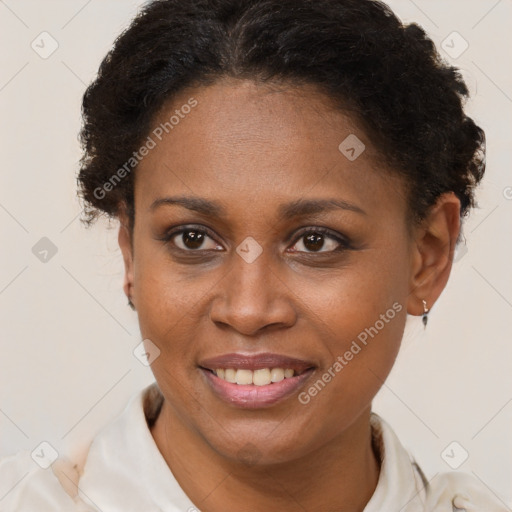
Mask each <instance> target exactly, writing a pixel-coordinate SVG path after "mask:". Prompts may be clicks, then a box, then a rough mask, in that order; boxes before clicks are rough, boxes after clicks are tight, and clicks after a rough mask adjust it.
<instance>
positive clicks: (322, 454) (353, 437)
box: [152, 401, 379, 512]
mask: <svg viewBox="0 0 512 512" xmlns="http://www.w3.org/2000/svg"><path fill="white" fill-rule="evenodd" d="M152 435H153V438H154V440H155V443H156V445H157V446H158V449H159V450H160V452H161V453H162V455H163V457H164V459H165V461H166V462H167V464H168V466H169V468H170V469H171V471H172V473H173V475H174V477H175V478H176V480H177V481H178V483H179V484H180V486H181V488H182V489H183V490H184V492H185V493H186V494H187V496H188V497H189V498H190V500H191V501H192V502H193V503H194V504H195V505H196V506H198V507H200V509H201V510H202V511H203V512H220V511H225V510H226V508H228V509H230V510H245V509H246V508H247V504H248V503H250V504H251V510H253V511H255V512H260V511H261V512H267V511H268V510H280V511H282V512H291V511H294V512H295V511H297V510H307V511H308V512H325V511H326V510H336V511H339V512H362V511H363V510H364V508H365V506H366V504H367V503H368V501H369V500H370V498H371V496H372V494H373V492H374V491H375V487H376V486H377V481H378V477H379V462H378V455H377V454H375V453H374V449H373V445H372V436H371V428H370V409H369V408H368V409H367V410H365V411H364V413H363V414H361V415H360V417H359V418H358V419H357V420H356V421H355V422H354V423H353V424H352V425H351V426H350V427H349V428H348V429H346V430H345V431H343V432H342V433H340V434H339V435H338V436H337V437H335V438H333V439H332V440H331V441H329V442H328V443H326V444H324V445H323V446H321V447H320V448H319V449H317V450H315V451H313V452H311V453H309V454H307V455H306V456H304V457H302V458H300V459H295V460H293V461H289V462H286V463H279V464H272V465H261V464H253V465H248V464H242V463H239V462H237V461H233V460H227V459H226V458H225V457H223V456H222V455H220V454H219V453H218V452H217V451H215V450H214V449H213V448H212V447H211V446H210V445H209V444H207V443H206V442H205V440H204V439H203V438H202V437H200V436H199V435H198V434H197V433H196V432H193V431H192V430H191V429H189V428H187V426H186V425H184V424H183V423H181V422H180V421H179V418H178V417H177V416H176V415H175V414H173V411H172V408H171V407H169V406H168V404H167V402H165V401H164V404H163V406H162V410H161V411H160V414H159V416H158V419H157V421H156V423H155V425H154V426H153V428H152ZM227 504H229V506H227Z"/></svg>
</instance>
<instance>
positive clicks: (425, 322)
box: [421, 300, 430, 329]
mask: <svg viewBox="0 0 512 512" xmlns="http://www.w3.org/2000/svg"><path fill="white" fill-rule="evenodd" d="M429 311H430V310H429V309H428V308H427V302H426V301H425V300H424V301H423V317H422V319H421V320H422V322H423V326H424V328H425V329H426V328H427V322H428V312H429Z"/></svg>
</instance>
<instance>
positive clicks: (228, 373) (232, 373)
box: [219, 368, 236, 384]
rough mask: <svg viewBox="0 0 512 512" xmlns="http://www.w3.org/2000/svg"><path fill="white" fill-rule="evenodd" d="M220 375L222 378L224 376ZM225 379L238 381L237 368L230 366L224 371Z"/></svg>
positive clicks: (232, 381) (233, 381)
mask: <svg viewBox="0 0 512 512" xmlns="http://www.w3.org/2000/svg"><path fill="white" fill-rule="evenodd" d="M219 377H220V378H221V379H222V377H221V376H220V375H219ZM224 380H226V381H228V382H231V383H233V384H234V383H235V382H236V370H233V369H232V368H229V369H227V370H225V371H224Z"/></svg>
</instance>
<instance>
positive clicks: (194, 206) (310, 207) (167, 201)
mask: <svg viewBox="0 0 512 512" xmlns="http://www.w3.org/2000/svg"><path fill="white" fill-rule="evenodd" d="M164 205H167V206H171V205H177V206H181V207H183V208H186V209H187V210H191V211H195V212H198V213H201V214H203V215H206V216H211V217H218V218H224V217H226V210H225V208H224V207H223V206H222V205H221V204H220V203H218V202H217V201H210V200H207V199H203V198H200V197H191V196H176V197H161V198H159V199H156V200H155V201H153V203H151V206H150V207H149V210H150V211H152V212H153V211H155V210H156V209H157V208H159V207H161V206H164ZM336 209H341V210H348V211H352V212H355V213H359V214H361V215H366V212H365V211H364V210H363V209H361V208H360V207H359V206H356V205H355V204H352V203H349V202H347V201H344V200H342V199H297V200H296V201H292V202H291V203H287V204H283V205H281V206H280V207H279V208H278V215H279V218H281V219H286V220H288V219H292V218H294V217H300V216H304V215H313V214H315V213H322V212H327V211H332V210H336Z"/></svg>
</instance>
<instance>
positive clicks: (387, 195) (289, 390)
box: [3, 0, 506, 512]
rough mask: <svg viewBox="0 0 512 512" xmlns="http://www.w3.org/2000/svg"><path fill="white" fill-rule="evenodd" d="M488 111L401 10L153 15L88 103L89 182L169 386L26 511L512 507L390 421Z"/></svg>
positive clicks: (44, 478)
mask: <svg viewBox="0 0 512 512" xmlns="http://www.w3.org/2000/svg"><path fill="white" fill-rule="evenodd" d="M466 96H467V89H466V86H465V84H464V83H463V81H462V79H461V77H460V75H459V74H458V72H457V71H456V70H455V69H454V68H452V67H450V66H448V65H446V64H445V63H443V62H442V61H441V60H440V59H439V56H438V54H437V53H436V50H435V48H434V45H433V43H432V42H431V41H430V40H429V39H428V38H427V37H426V35H425V33H424V32H423V30H422V29H421V28H419V27H418V26H417V25H414V24H412V25H407V26H404V25H402V24H401V23H400V21H399V20H398V19H397V18H396V17H395V16H394V15H393V14H392V12H391V11H390V10H389V9H388V8H387V7H385V6H384V5H383V4H381V3H378V2H374V1H370V0H363V1H361V0H316V1H312V0H293V1H292V0H285V1H277V0H198V1H195V2H189V1H188V0H160V1H153V2H151V3H149V4H148V5H147V6H146V7H145V8H144V9H143V11H142V12H141V13H140V14H139V15H138V16H137V18H136V19H135V20H134V21H133V23H132V25H131V26H130V27H129V28H128V30H127V31H125V32H124V33H123V34H122V35H121V36H120V37H119V38H118V39H117V41H116V43H115V46H114V48H113V50H112V51H111V52H110V53H109V54H108V55H107V57H106V58H105V60H104V61H103V63H102V65H101V67H100V70H99V74H98V77H97V79H96V80H95V82H94V83H93V84H92V85H91V86H90V87H89V88H88V90H87V92H86V94H85V96H84V100H83V115H84V126H83V130H82V142H83V147H84V156H83V159H82V165H81V170H80V175H79V185H80V192H81V196H82V197H83V199H84V202H85V213H86V217H87V219H86V220H87V221H88V222H89V223H92V221H93V220H94V219H95V218H96V217H97V215H99V214H101V213H104V214H107V215H108V216H111V217H113V218H116V219H119V221H120V229H119V245H120V248H121V251H122V254H123V259H124V264H125V283H124V291H125V293H126V295H127V297H128V300H129V304H130V305H131V307H133V309H135V310H136V311H137V314H138V318H139V324H140V330H141V334H142V337H143V339H144V346H143V350H142V353H141V354H140V356H141V357H142V358H146V360H147V363H148V364H150V365H151V368H152V371H153V373H154V375H155V378H156V384H154V385H152V386H150V387H148V388H147V389H145V390H143V391H141V392H140V393H139V394H138V395H136V396H135V397H134V398H133V399H132V400H131V401H130V403H129V405H128V406H127V408H126V410H125V411H124V413H123V414H122V415H121V416H120V417H119V418H118V419H117V420H116V421H114V422H113V423H112V424H110V425H108V426H107V427H106V428H105V429H104V430H103V431H102V432H101V433H100V434H99V435H98V436H97V437H96V438H95V440H94V441H93V443H92V444H91V446H90V449H89V451H88V453H87V457H86V460H85V463H84V464H83V465H81V466H77V465H75V466H74V468H70V467H65V466H63V465H62V464H63V463H61V462H60V461H58V463H54V464H53V466H52V469H53V472H51V473H50V472H44V471H41V472H39V473H37V474H35V475H34V476H32V477H31V479H30V481H29V482H28V483H24V485H23V486H22V489H23V490H22V491H20V492H14V493H12V496H11V498H10V499H11V503H16V507H17V508H16V510H29V509H30V510H33V508H30V507H34V506H35V505H34V504H37V505H38V506H39V507H40V508H38V510H43V509H44V510H46V509H48V510H50V509H51V510H56V509H58V508H59V507H61V509H62V510H70V509H71V507H72V506H76V508H77V509H80V510H99V511H105V512H106V511H123V512H128V511H153V510H155V511H156V510H162V511H163V510H165V511H193V510H202V511H203V512H217V511H220V510H244V511H251V512H254V511H264V510H265V511H266V510H279V511H292V510H293V511H295V510H305V511H306V510H307V511H316V512H331V511H340V512H355V511H363V510H364V511H365V512H376V511H386V512H394V511H397V512H398V511H399V510H400V511H407V512H412V511H439V512H441V511H445V510H446V511H452V510H466V511H468V512H469V511H476V510H478V511H485V512H489V511H504V510H506V508H505V507H504V505H503V504H502V503H501V502H500V501H499V500H498V499H497V498H496V497H494V496H493V494H492V493H491V492H489V490H488V489H487V488H486V487H485V486H484V485H483V484H482V483H480V482H479V481H478V480H477V479H475V478H473V477H470V476H468V475H465V474H463V473H448V474H444V475H437V476H435V477H434V478H433V479H432V480H431V481H427V479H426V478H425V476H424V474H423V473H422V471H421V469H420V468H419V466H418V465H417V464H416V463H415V461H413V460H412V459H411V458H410V457H409V455H408V454H407V452H406V451H405V450H404V448H403V447H402V446H401V444H400V442H399V440H398V439H397V437H396V436H395V434H394V433H393V431H392V429H391V427H390V426H389V425H388V424H387V423H386V422H385V421H384V420H383V419H382V418H380V417H379V416H377V415H376V414H374V413H372V411H371V404H372V399H373V397H374V396H375V394H376V393H377V391H378V390H379V388H380V387H381V386H382V384H383V382H384V381H385V379H386V377H387V375H388V374H389V372H390V370H391V368H392V366H393V363H394V361H395V358H396V355H397V353H398V350H399V347H400V342H401V339H402V335H403V331H404V326H405V321H406V317H407V315H408V314H409V315H416V316H422V317H423V323H424V324H425V327H427V325H428V313H429V310H430V309H431V308H432V306H433V305H434V304H435V302H436V300H437V299H438V297H439V296H440V294H441V292H442V291H443V289H444V287H445V285H446V283H447V280H448V277H449V274H450V270H451V266H452V261H453V256H454V250H455V246H456V243H457V240H458V237H459V233H460V227H461V219H463V218H464V217H465V215H466V214H467V213H468V212H469V210H470V208H471V207H472V206H473V204H474V197H473V194H474V188H475V186H476V185H477V184H478V183H479V182H480V180H481V178H482V176H483V173H484V160H483V152H484V134H483V131H482V130H481V129H480V128H479V127H478V126H476V125H475V123H474V122H473V121H472V120H471V119H470V118H469V117H467V116H466V115H465V113H464V111H463V109H462V101H463V100H464V98H465V97H466ZM12 464H13V463H11V467H10V470H11V471H12V470H13V466H12ZM59 464H60V465H59ZM8 469H9V468H8V466H4V469H3V471H5V472H7V470H8ZM73 470H74V473H73ZM16 499H17V500H18V501H17V502H16V501H15V500H16ZM45 506H46V508H44V507H45ZM6 510H7V509H6Z"/></svg>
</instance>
